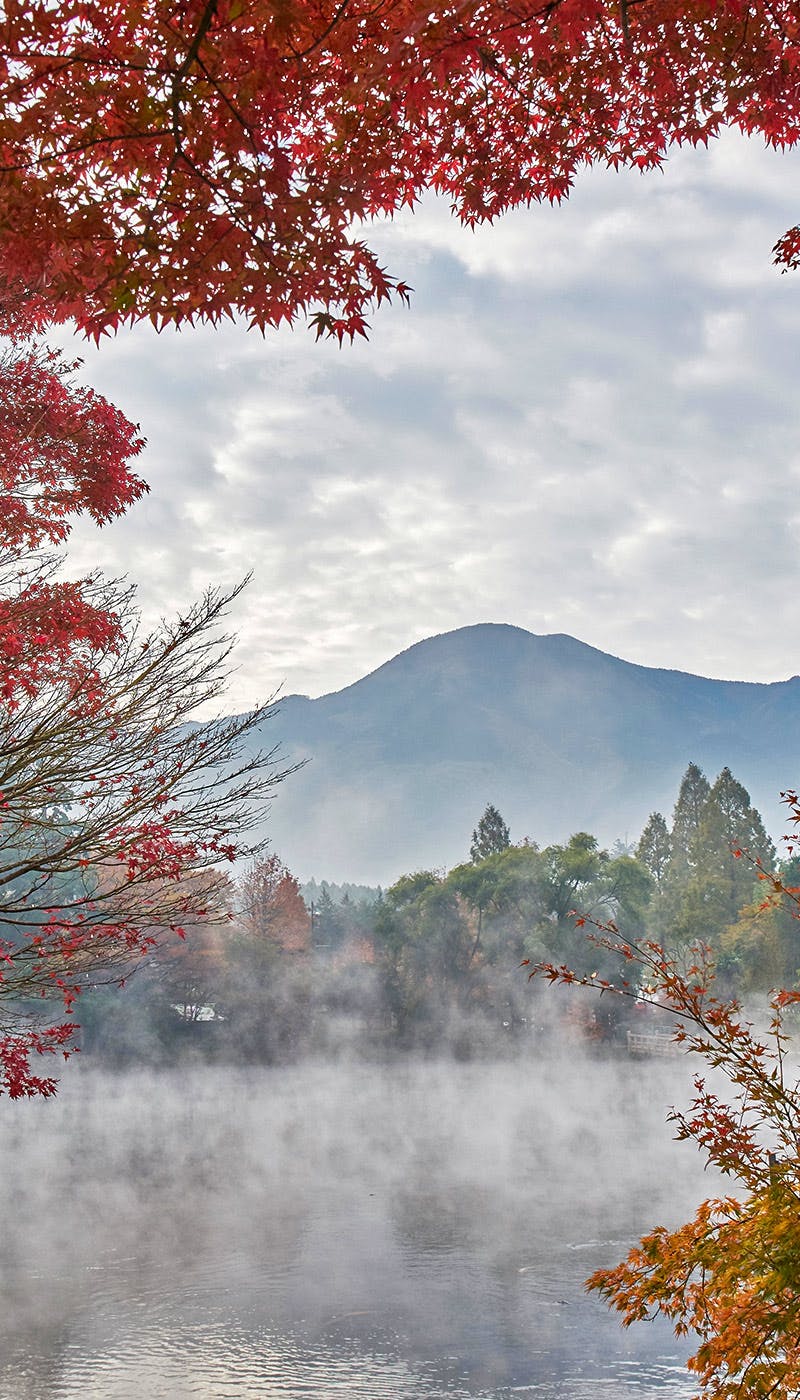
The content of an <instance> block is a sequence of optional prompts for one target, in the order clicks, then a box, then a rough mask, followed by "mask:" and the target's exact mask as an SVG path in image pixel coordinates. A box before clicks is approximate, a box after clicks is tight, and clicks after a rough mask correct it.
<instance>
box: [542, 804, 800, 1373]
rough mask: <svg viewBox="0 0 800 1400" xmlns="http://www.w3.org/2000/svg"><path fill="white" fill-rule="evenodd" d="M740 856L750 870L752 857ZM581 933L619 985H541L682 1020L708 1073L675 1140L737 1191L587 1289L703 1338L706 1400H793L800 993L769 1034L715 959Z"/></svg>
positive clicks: (675, 1113)
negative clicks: (792, 1022) (795, 1035)
mask: <svg viewBox="0 0 800 1400" xmlns="http://www.w3.org/2000/svg"><path fill="white" fill-rule="evenodd" d="M784 799H785V801H786V802H787V804H788V807H789V811H790V821H791V822H792V823H793V824H794V825H795V826H799V825H800V803H799V802H798V798H797V795H796V793H794V792H789V793H786V794H784ZM795 843H796V837H790V838H789V839H788V844H789V851H790V854H792V852H793V847H794V844H795ZM736 854H737V855H738V856H739V858H740V859H745V860H746V859H747V855H746V853H745V852H742V851H737V852H736ZM752 864H753V866H754V873H755V875H757V876H758V877H759V878H760V879H761V880H762V882H764V884H765V886H766V890H767V893H766V896H765V899H764V901H763V906H762V907H763V908H765V909H767V908H769V907H770V906H771V905H772V904H774V902H775V901H776V900H780V901H785V902H788V903H789V905H790V907H791V908H792V910H793V912H794V913H795V916H800V891H799V890H798V889H797V888H794V887H792V886H788V885H786V884H785V883H784V882H783V881H782V879H781V878H780V877H779V876H777V875H775V874H773V873H771V872H769V871H767V870H765V869H764V868H763V867H762V866H761V864H760V862H759V861H758V860H757V859H756V860H753V862H752ZM577 922H578V923H579V924H580V925H582V926H584V927H587V928H590V930H591V932H590V937H591V940H592V942H593V943H594V944H595V945H596V946H597V947H599V948H600V949H602V950H604V952H605V953H606V954H611V955H613V956H615V957H616V958H617V959H618V963H619V970H618V973H617V974H616V975H614V976H605V977H598V975H597V974H596V973H593V974H589V975H581V976H579V975H577V974H576V973H575V972H573V971H572V969H570V968H569V967H566V966H558V965H555V964H552V963H545V962H542V963H538V964H536V965H535V966H533V967H532V968H531V970H530V976H531V977H537V976H538V977H544V978H546V979H547V980H548V981H549V982H551V983H555V984H560V985H565V986H582V987H591V988H594V989H596V990H599V992H600V994H601V995H609V996H622V997H630V998H634V999H636V1000H637V1001H638V1002H640V1003H642V1002H645V1003H649V1004H651V1005H652V1006H654V1007H656V1008H658V1009H659V1011H660V1012H661V1014H663V1015H664V1016H666V1017H669V1018H671V1020H672V1023H673V1039H674V1040H675V1042H676V1045H677V1047H678V1048H679V1049H680V1050H682V1051H684V1052H686V1053H687V1054H691V1055H695V1056H697V1057H698V1059H699V1060H700V1061H701V1062H702V1064H703V1067H704V1070H703V1073H699V1074H698V1075H697V1076H696V1077H695V1079H694V1097H693V1099H692V1101H691V1103H690V1105H689V1107H688V1108H687V1109H686V1110H685V1111H681V1110H677V1109H673V1110H672V1111H671V1113H670V1118H671V1120H672V1121H673V1123H674V1124H675V1125H676V1136H677V1137H678V1138H679V1139H684V1140H688V1141H692V1142H694V1143H696V1145H697V1146H698V1148H699V1149H700V1151H701V1152H702V1153H703V1155H704V1156H705V1158H706V1160H707V1162H708V1163H709V1164H710V1165H712V1166H714V1167H715V1168H716V1169H717V1170H718V1171H719V1172H720V1173H721V1174H722V1175H723V1176H724V1177H727V1178H729V1179H730V1180H731V1182H732V1183H733V1187H734V1190H733V1192H732V1194H730V1195H726V1196H721V1197H715V1198H711V1199H709V1200H706V1201H703V1202H702V1203H701V1205H700V1206H699V1207H698V1210H697V1212H696V1214H695V1216H694V1217H693V1219H692V1220H690V1221H688V1222H687V1223H686V1224H684V1225H682V1226H680V1227H678V1228H677V1229H667V1228H666V1227H664V1226H657V1227H656V1228H655V1229H652V1230H650V1231H648V1233H647V1234H646V1235H645V1236H644V1237H643V1238H642V1239H641V1240H640V1242H639V1244H638V1245H637V1246H636V1248H634V1249H632V1250H631V1252H630V1253H629V1255H628V1257H627V1259H626V1260H624V1261H623V1263H621V1264H620V1265H618V1266H617V1267H615V1268H610V1269H600V1270H598V1271H597V1272H596V1273H594V1274H593V1275H592V1276H591V1278H589V1280H588V1281H587V1287H589V1288H590V1289H592V1290H595V1291H596V1292H598V1293H599V1294H600V1295H601V1296H602V1297H604V1298H605V1299H606V1300H607V1301H608V1302H609V1303H610V1304H611V1305H612V1306H613V1307H614V1308H616V1309H617V1310H618V1311H619V1312H620V1314H621V1316H622V1320H623V1322H624V1324H625V1325H626V1326H627V1325H629V1324H630V1323H633V1322H636V1321H640V1320H643V1319H646V1318H649V1317H652V1316H654V1315H655V1314H656V1313H660V1314H662V1315H664V1316H665V1317H667V1318H668V1319H669V1320H670V1321H671V1322H672V1324H673V1326H674V1328H675V1331H676V1333H677V1334H678V1335H681V1336H683V1335H689V1336H691V1337H693V1338H694V1341H695V1349H694V1352H693V1355H692V1356H691V1357H690V1359H689V1362H688V1366H689V1369H690V1371H691V1372H693V1373H694V1375H695V1376H696V1377H697V1379H698V1383H699V1385H700V1387H701V1393H702V1395H703V1396H704V1397H707V1400H743V1397H751V1396H752V1397H755V1396H770V1397H773V1400H795V1397H796V1396H797V1394H798V1391H799V1390H800V1288H799V1287H798V1278H800V1081H799V1080H798V1079H797V1066H796V1063H795V1062H794V1059H793V1049H792V1040H791V1036H790V1033H789V1028H787V1022H786V1018H787V1015H791V1012H792V1009H793V1008H794V1007H795V1006H796V1005H797V1004H798V1003H800V992H798V991H797V990H795V989H792V988H789V989H783V990H777V991H775V992H773V993H772V995H771V997H770V1014H769V1020H768V1023H767V1024H766V1025H765V1026H764V1028H763V1030H760V1029H757V1028H756V1027H755V1026H754V1025H753V1024H752V1023H751V1022H750V1021H748V1020H747V1019H746V1018H745V1016H744V1015H743V1012H742V1008H741V1006H740V1004H739V1003H738V1001H736V1000H725V999H722V998H720V997H719V996H717V995H716V993H715V989H714V966H713V961H712V959H711V956H710V953H709V950H708V949H707V948H705V947H703V946H702V945H698V946H696V947H695V948H694V949H693V950H692V951H691V953H690V955H689V957H688V960H687V959H684V960H682V959H680V958H669V957H667V955H666V954H665V952H664V950H663V948H662V947H661V945H660V944H658V943H656V942H652V941H649V940H647V939H642V940H640V941H634V940H632V939H630V938H628V937H625V936H623V935H622V934H621V933H620V931H619V929H618V928H617V926H616V925H615V924H614V923H606V924H602V925H601V924H594V925H593V926H592V921H591V920H587V919H584V918H579V919H578V920H577ZM709 1071H710V1073H711V1076H712V1077H711V1078H709V1077H707V1076H708V1072H709ZM720 1082H721V1084H722V1085H724V1090H723V1091H722V1092H721V1091H720Z"/></svg>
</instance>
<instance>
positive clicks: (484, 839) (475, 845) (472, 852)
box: [469, 803, 511, 865]
mask: <svg viewBox="0 0 800 1400" xmlns="http://www.w3.org/2000/svg"><path fill="white" fill-rule="evenodd" d="M510 845H511V837H510V835H509V831H508V827H507V826H506V824H505V822H504V821H503V818H502V817H501V815H500V813H499V812H498V810H497V808H496V807H493V806H492V804H491V803H489V804H488V806H487V808H486V810H485V812H484V814H483V816H482V817H481V819H480V821H479V822H478V825H477V826H476V828H475V830H474V831H473V833H472V844H471V846H470V848H469V858H470V860H471V861H472V862H473V864H474V865H477V863H478V861H481V860H485V859H486V857H487V856H493V855H495V854H496V852H498V851H506V850H508V847H509V846H510Z"/></svg>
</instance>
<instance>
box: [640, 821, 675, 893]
mask: <svg viewBox="0 0 800 1400" xmlns="http://www.w3.org/2000/svg"><path fill="white" fill-rule="evenodd" d="M671 853H672V841H671V839H670V834H669V830H668V828H667V823H666V822H665V820H664V818H663V817H662V815H661V813H660V812H651V813H650V816H649V817H648V819H647V825H646V827H645V829H644V831H643V832H642V834H641V836H640V837H639V844H638V846H637V847H636V853H635V854H636V858H637V860H640V861H641V863H642V865H644V866H645V867H646V868H647V870H649V872H650V874H651V875H652V877H653V880H654V881H655V886H656V890H660V889H661V887H662V885H663V883H664V879H665V877H666V873H667V866H668V865H669V858H670V855H671Z"/></svg>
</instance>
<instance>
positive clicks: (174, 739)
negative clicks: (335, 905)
mask: <svg viewBox="0 0 800 1400" xmlns="http://www.w3.org/2000/svg"><path fill="white" fill-rule="evenodd" d="M74 369H75V367H74V366H71V365H69V364H66V363H64V362H63V361H62V360H61V359H60V358H59V357H58V356H57V355H56V354H54V353H51V352H48V351H45V350H42V349H41V348H37V347H35V346H33V345H31V344H30V343H27V342H24V341H19V340H18V341H17V342H16V343H14V344H12V345H10V346H9V348H8V349H7V350H6V352H5V354H4V355H3V356H2V357H0V1092H1V1091H2V1089H3V1088H4V1089H5V1090H6V1092H8V1093H9V1094H10V1095H11V1096H12V1097H19V1096H20V1095H32V1094H49V1093H52V1092H53V1088H54V1081H53V1080H52V1078H47V1077H42V1076H41V1075H37V1074H35V1073H33V1072H32V1070H31V1056H32V1055H39V1054H44V1053H47V1052H49V1051H56V1050H57V1051H59V1053H64V1054H67V1053H69V1050H70V1047H71V1044H72V1039H73V1033H74V1031H75V1029H76V1027H75V1024H74V1021H73V1019H72V1014H71V1013H72V1009H73V1006H74V1004H75V1001H76V998H77V997H78V995H79V993H80V992H81V991H82V990H84V989H85V988H86V987H87V986H93V985H97V982H98V980H99V981H113V980H121V979H123V978H124V977H125V976H127V975H129V973H130V971H131V969H132V967H133V966H135V963H136V961H137V959H138V958H139V957H141V955H142V954H143V953H145V952H147V951H148V950H149V949H150V948H152V947H153V946H154V945H155V943H156V941H157V938H158V935H159V933H160V932H161V931H163V930H170V929H171V930H173V934H179V933H180V932H181V931H182V929H183V926H184V925H185V924H187V923H192V922H196V921H197V920H198V919H202V920H213V919H214V918H216V917H225V915H226V910H225V906H224V901H218V900H216V899H215V894H214V892H215V889H216V888H217V884H216V883H215V882H213V881H212V882H209V879H208V876H207V875H206V876H204V875H203V872H210V871H211V870H212V869H213V867H214V866H215V865H216V864H217V863H218V862H219V861H220V860H223V861H227V860H232V859H233V858H234V856H235V855H236V853H237V843H238V848H239V849H241V850H242V852H243V853H244V854H247V852H248V850H249V849H251V848H250V847H249V846H248V841H247V834H246V833H247V832H248V830H250V829H251V828H252V826H253V825H254V824H255V822H256V820H257V811H258V803H259V800H260V798H262V797H264V796H266V794H267V793H268V792H269V791H270V790H271V788H272V786H273V785H274V782H275V781H276V780H277V779H278V777H279V776H280V775H278V774H277V773H276V772H275V770H274V766H272V765H271V764H270V762H269V760H270V757H271V756H270V755H262V754H260V753H259V752H257V751H254V750H253V748H252V746H251V745H249V744H247V743H246V740H247V738H248V736H249V734H250V731H251V730H252V728H253V726H254V725H255V724H257V723H259V722H260V720H261V719H263V718H264V717H265V715H266V714H267V713H268V708H263V709H261V710H259V711H255V712H253V713H252V714H249V715H243V716H240V717H237V718H235V719H233V720H224V721H210V722H205V723H202V724H199V725H198V724H192V725H187V723H186V721H187V720H189V719H190V717H191V716H192V715H193V712H194V710H195V709H196V707H197V706H198V705H202V704H206V705H207V704H208V703H209V702H211V701H213V700H214V699H215V698H216V697H217V696H218V695H219V694H220V692H221V689H222V687H223V684H224V681H225V675H226V661H227V656H228V652H229V649H230V639H229V638H227V637H226V635H225V632H224V630H222V629H221V626H220V624H221V623H222V619H223V618H224V615H225V612H226V609H227V606H228V604H229V603H230V601H231V598H232V597H233V596H235V593H236V591H237V590H234V593H233V594H228V595H225V594H220V593H215V592H209V593H207V594H206V595H205V596H204V597H203V598H201V599H200V600H199V601H198V602H197V603H196V604H195V605H194V607H192V608H190V609H189V611H188V612H187V613H185V614H184V615H182V616H179V617H177V618H175V619H174V620H173V621H165V622H163V623H162V624H161V625H160V626H158V627H156V628H155V629H154V630H151V631H150V632H145V631H144V630H143V629H142V627H141V625H140V622H139V619H138V617H137V614H136V610H135V606H134V602H133V595H132V590H131V589H130V588H128V587H126V586H122V585H118V584H114V583H113V582H109V581H107V580H104V579H102V578H100V577H89V578H84V579H80V580H77V581H76V580H64V579H63V578H62V577H61V574H60V562H61V561H60V558H59V556H58V554H57V553H54V550H56V549H57V547H58V546H59V545H61V544H63V542H64V541H65V540H66V539H67V537H68V535H69V531H70V528H71V526H72V523H73V521H74V519H75V517H76V516H77V515H79V514H86V515H88V516H89V517H90V518H92V519H93V520H94V521H96V522H97V523H98V524H103V523H104V522H106V521H108V520H110V519H112V518H113V517H114V516H117V515H120V514H121V513H122V512H123V511H124V510H126V509H127V508H128V506H129V505H131V503H132V502H134V501H135V500H136V499H138V498H139V497H140V496H141V494H142V493H143V491H144V490H145V489H146V488H145V486H144V483H143V482H142V481H141V479H140V478H139V477H138V476H137V475H136V474H135V472H134V471H133V469H132V461H133V459H135V457H136V456H137V455H138V453H139V452H140V450H141V448H142V445H143V442H142V438H141V437H140V435H139V433H138V430H137V429H136V428H135V427H134V425H133V424H131V423H130V422H128V421H127V419H126V418H125V417H124V416H123V415H122V414H121V413H120V412H119V411H118V410H117V409H115V408H114V407H113V406H112V405H110V404H108V403H107V402H106V401H105V400H104V399H102V398H101V397H100V396H99V395H96V394H94V393H92V392H91V391H90V390H86V389H83V388H81V387H80V386H78V385H77V384H76V383H75V382H74V378H73V372H74ZM59 1002H60V1003H61V1007H62V1012H61V1014H62V1017H63V1015H64V1013H66V1016H67V1019H66V1020H63V1019H62V1020H61V1021H60V1022H59V1021H58V1016H57V1007H58V1003H59Z"/></svg>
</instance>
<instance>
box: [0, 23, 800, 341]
mask: <svg viewBox="0 0 800 1400" xmlns="http://www.w3.org/2000/svg"><path fill="white" fill-rule="evenodd" d="M724 127H734V128H737V129H738V130H740V131H743V132H746V133H752V134H756V135H759V136H762V137H763V138H764V140H765V141H766V142H767V143H768V144H770V145H772V146H777V147H784V146H790V145H793V144H794V143H795V142H796V141H797V139H798V135H799V134H800V17H798V13H797V7H796V5H795V4H794V3H792V0H775V3H767V0H749V2H748V3H746V4H745V3H743V0H719V3H710V0H688V3H685V0H681V3H678V0H659V3H657V4H656V3H646V4H642V3H634V0H546V3H542V0H517V3H514V4H507V3H505V0H446V3H434V4H432V3H430V2H429V0H392V3H378V4H375V3H374V0H281V3H279V4H278V3H275V0H180V3H172V2H171V0H170V3H167V0H102V3H98V0H95V2H94V3H92V0H64V3H61V4H58V5H55V4H53V3H52V0H9V3H8V4H7V5H6V6H5V10H4V17H3V18H2V20H0V266H2V268H3V272H4V278H5V279H6V282H7V284H8V289H9V295H10V296H11V297H12V298H13V297H17V299H18V295H19V294H18V288H19V285H20V283H22V284H23V285H24V286H25V287H26V288H27V291H28V295H27V298H26V306H27V315H28V317H29V319H30V320H31V321H32V322H35V321H36V319H37V318H38V319H39V321H40V323H41V322H42V321H44V320H47V319H48V318H55V319H65V318H74V319H75V320H76V321H77V323H78V324H79V325H80V326H82V327H84V328H85V329H86V330H87V331H88V332H89V333H90V334H92V335H98V334H100V333H102V332H103V331H106V330H109V329H112V328H113V327H115V326H117V325H119V324H120V323H121V322H124V321H129V320H134V319H140V318H149V319H150V320H152V321H153V323H154V324H156V325H158V326H161V325H163V324H165V323H167V322H175V323H180V322H182V321H186V320H192V319H193V318H195V317H204V318H208V319H210V320H212V321H213V320H217V319H218V318H219V317H221V316H224V315H229V314H233V313H239V314H241V315H243V316H244V317H245V318H246V319H247V320H248V321H249V322H250V323H251V324H253V325H256V326H259V327H261V328H263V327H265V326H275V325H279V324H280V323H281V322H282V321H288V322H291V321H293V320H294V319H295V318H296V317H297V316H298V315H305V314H309V313H310V314H311V316H312V322H313V323H314V324H315V325H316V328H317V331H318V333H320V334H326V333H327V334H331V335H334V336H337V337H338V338H339V339H341V338H342V337H343V336H345V335H348V336H353V335H354V334H356V333H364V331H365V327H366V319H365V318H366V316H367V315H368V313H369V311H370V309H371V308H374V307H375V305H376V304H379V303H380V302H381V301H384V300H386V299H387V298H389V297H391V296H392V295H393V294H394V295H397V294H399V295H400V296H405V295H407V292H408V288H406V287H405V286H404V284H403V283H402V282H400V281H398V280H396V278H395V277H393V276H391V275H390V274H389V273H388V272H387V271H386V270H385V269H384V268H382V267H381V265H380V263H379V260H378V258H377V257H376V255H375V253H374V252H373V251H372V250H371V249H370V247H369V246H368V244H367V243H366V242H365V241H364V237H363V235H362V232H361V231H360V229H361V226H362V225H363V223H364V221H368V220H370V219H372V218H374V217H376V216H385V215H392V214H393V213H395V212H396V211H398V210H399V209H401V208H403V207H404V206H413V205H415V204H416V203H417V201H418V200H419V199H420V197H421V195H422V194H423V193H424V191H425V190H429V189H430V190H434V191H437V192H438V193H440V194H442V195H444V196H446V197H447V198H448V199H449V200H450V201H451V203H452V206H453V209H454V212H455V213H456V215H457V216H458V217H459V218H460V219H461V220H462V221H463V222H464V223H467V224H470V225H474V224H476V223H480V222H483V221H485V220H489V219H494V218H496V217H497V216H498V215H500V214H502V213H503V212H504V211H505V210H508V209H511V208H514V207H515V206H519V205H525V204H530V203H532V202H535V201H539V200H548V201H551V202H552V201H558V200H562V199H564V198H565V197H566V196H567V195H568V193H569V190H570V187H571V185H572V183H573V181H574V180H575V178H576V176H577V175H578V174H579V172H580V171H581V169H582V168H584V167H586V166H589V165H592V164H595V163H598V162H599V163H601V164H603V165H608V166H612V167H619V166H632V167H634V168H639V169H642V170H646V169H650V168H652V167H657V166H659V165H660V164H661V162H662V161H663V159H664V157H665V155H666V153H667V151H668V148H669V146H670V144H671V143H673V142H678V143H681V142H684V143H686V142H688V143H690V144H693V145H698V144H707V143H708V141H709V140H711V139H713V137H715V136H716V135H717V134H718V133H719V132H720V131H721V130H722V129H723V128H724ZM779 232H780V230H776V234H777V233H779ZM775 253H776V258H777V259H778V261H780V262H782V263H783V264H784V265H786V266H794V265H795V264H796V263H797V261H798V259H799V258H800V227H798V228H793V229H790V230H789V231H788V232H787V233H785V234H784V235H783V236H782V237H781V238H780V240H779V242H778V244H777V245H776V250H775Z"/></svg>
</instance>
